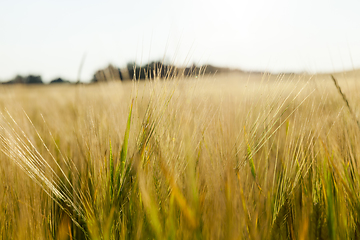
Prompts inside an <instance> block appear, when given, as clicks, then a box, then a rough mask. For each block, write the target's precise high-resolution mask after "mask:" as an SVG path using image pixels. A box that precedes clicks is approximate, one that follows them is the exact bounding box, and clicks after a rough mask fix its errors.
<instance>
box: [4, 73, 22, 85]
mask: <svg viewBox="0 0 360 240" xmlns="http://www.w3.org/2000/svg"><path fill="white" fill-rule="evenodd" d="M25 81H26V78H25V77H23V76H21V75H16V77H15V78H13V79H11V80H10V81H7V82H4V83H3V84H15V83H16V84H18V83H20V84H21V83H25Z"/></svg>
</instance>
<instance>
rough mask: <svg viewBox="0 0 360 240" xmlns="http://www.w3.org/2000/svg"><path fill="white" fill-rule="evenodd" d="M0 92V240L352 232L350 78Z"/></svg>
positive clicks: (357, 214)
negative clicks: (338, 86) (346, 101)
mask: <svg viewBox="0 0 360 240" xmlns="http://www.w3.org/2000/svg"><path fill="white" fill-rule="evenodd" d="M338 84H339V85H340V86H341V88H342V91H343V94H346V96H347V99H348V101H349V102H350V104H352V113H349V111H348V109H347V107H346V104H344V102H343V100H342V96H341V95H339V93H338V91H337V88H336V87H335V86H334V84H333V82H332V80H331V78H330V76H325V75H324V76H320V75H319V76H312V77H311V76H307V75H279V76H273V75H260V74H253V75H248V74H239V75H216V76H212V77H203V76H201V77H198V78H189V79H178V78H176V79H167V80H158V79H157V80H152V81H148V80H147V81H144V82H137V83H132V82H123V83H120V82H110V83H108V84H101V85H89V86H81V85H77V86H47V87H31V88H27V87H20V86H18V87H17V86H15V87H14V86H7V87H2V88H0V108H1V114H2V115H1V117H0V146H1V152H2V153H1V154H0V159H1V162H0V173H1V176H2V177H1V179H0V189H1V191H0V236H1V239H356V238H358V237H359V231H358V229H359V227H360V195H359V192H360V184H359V177H360V175H359V164H358V163H357V157H358V156H360V155H359V154H360V148H359V147H358V145H359V138H358V134H359V128H358V126H357V112H358V108H357V105H356V103H357V102H359V100H360V99H359V96H358V94H356V93H355V92H354V91H355V89H356V87H357V86H358V84H357V83H356V81H354V80H353V79H347V78H346V77H344V76H338Z"/></svg>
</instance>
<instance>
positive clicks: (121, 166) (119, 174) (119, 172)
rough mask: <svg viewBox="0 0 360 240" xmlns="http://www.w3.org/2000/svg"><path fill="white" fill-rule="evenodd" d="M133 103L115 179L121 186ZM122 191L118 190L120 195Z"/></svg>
mask: <svg viewBox="0 0 360 240" xmlns="http://www.w3.org/2000/svg"><path fill="white" fill-rule="evenodd" d="M133 103H134V100H133V101H132V102H131V106H130V111H129V115H128V120H127V124H126V129H125V135H124V141H123V144H122V147H121V152H120V164H118V165H117V167H116V173H115V177H116V183H117V184H120V181H121V177H123V175H124V170H125V162H126V157H127V150H128V142H129V133H130V126H131V114H132V108H133ZM120 190H121V188H119V189H118V194H120Z"/></svg>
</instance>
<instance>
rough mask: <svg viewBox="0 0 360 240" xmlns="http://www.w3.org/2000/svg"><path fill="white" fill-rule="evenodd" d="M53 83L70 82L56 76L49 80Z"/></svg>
mask: <svg viewBox="0 0 360 240" xmlns="http://www.w3.org/2000/svg"><path fill="white" fill-rule="evenodd" d="M54 83H70V82H69V81H67V80H64V79H62V78H56V79H54V80H52V81H51V82H50V84H54Z"/></svg>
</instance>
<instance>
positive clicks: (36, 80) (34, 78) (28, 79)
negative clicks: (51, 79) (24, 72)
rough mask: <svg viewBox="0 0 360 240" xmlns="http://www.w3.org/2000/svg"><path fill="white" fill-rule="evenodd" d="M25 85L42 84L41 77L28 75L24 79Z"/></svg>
mask: <svg viewBox="0 0 360 240" xmlns="http://www.w3.org/2000/svg"><path fill="white" fill-rule="evenodd" d="M25 83H26V84H43V81H42V79H41V76H34V75H29V76H27V77H26V80H25Z"/></svg>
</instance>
